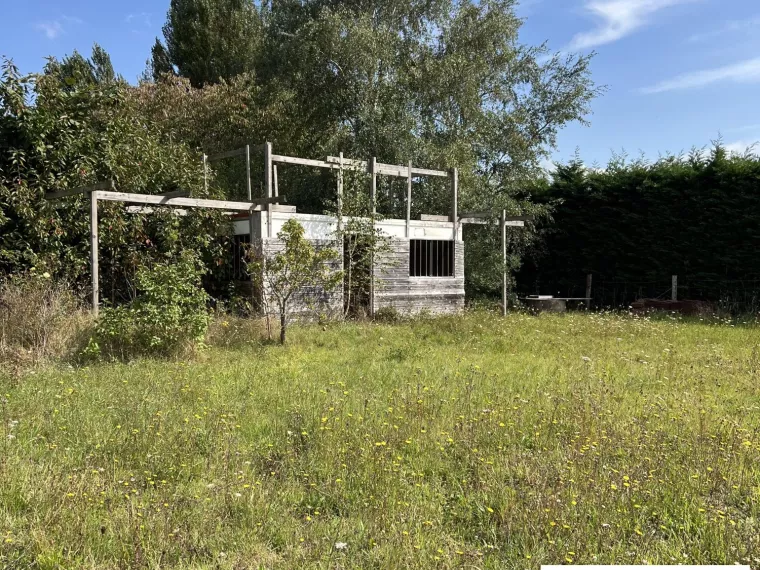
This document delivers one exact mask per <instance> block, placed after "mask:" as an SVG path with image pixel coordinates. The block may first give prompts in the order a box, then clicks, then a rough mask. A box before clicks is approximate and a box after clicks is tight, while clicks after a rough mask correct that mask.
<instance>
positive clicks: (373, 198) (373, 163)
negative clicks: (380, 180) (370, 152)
mask: <svg viewBox="0 0 760 570" xmlns="http://www.w3.org/2000/svg"><path fill="white" fill-rule="evenodd" d="M369 175H370V181H369V203H370V206H371V207H372V218H373V219H374V217H375V213H376V212H377V158H375V157H374V156H373V157H372V160H370V162H369Z"/></svg>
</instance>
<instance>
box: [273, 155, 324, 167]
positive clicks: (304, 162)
mask: <svg viewBox="0 0 760 570" xmlns="http://www.w3.org/2000/svg"><path fill="white" fill-rule="evenodd" d="M272 162H279V163H282V164H295V165H297V166H315V167H317V168H338V166H337V165H336V164H330V163H329V162H326V161H324V160H314V159H311V158H298V157H296V156H284V155H282V154H273V155H272Z"/></svg>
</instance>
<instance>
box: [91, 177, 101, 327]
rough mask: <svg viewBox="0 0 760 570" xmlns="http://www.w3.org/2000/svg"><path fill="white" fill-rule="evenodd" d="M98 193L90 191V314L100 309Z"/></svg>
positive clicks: (96, 313)
mask: <svg viewBox="0 0 760 570" xmlns="http://www.w3.org/2000/svg"><path fill="white" fill-rule="evenodd" d="M98 241H99V240H98V193H97V191H93V192H90V271H91V272H92V314H93V315H94V316H95V317H97V316H98V312H99V310H100V269H99V267H98Z"/></svg>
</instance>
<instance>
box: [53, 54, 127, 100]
mask: <svg viewBox="0 0 760 570" xmlns="http://www.w3.org/2000/svg"><path fill="white" fill-rule="evenodd" d="M44 73H45V74H46V75H51V76H54V77H57V78H58V79H59V80H60V81H61V84H62V86H63V88H64V89H68V90H72V89H75V88H76V86H78V85H97V84H108V83H114V82H115V81H121V82H124V78H123V77H121V76H120V75H119V76H117V75H116V73H115V72H114V69H113V64H112V63H111V56H110V55H108V52H107V51H106V50H104V49H103V48H102V47H100V46H99V45H98V44H94V45H93V46H92V56H91V57H90V59H86V58H85V57H84V56H83V55H82V54H80V53H79V52H78V51H76V50H74V53H72V54H71V55H67V56H66V57H64V58H63V59H62V60H61V61H58V60H57V59H55V58H54V57H51V58H48V62H47V63H46V64H45V69H44Z"/></svg>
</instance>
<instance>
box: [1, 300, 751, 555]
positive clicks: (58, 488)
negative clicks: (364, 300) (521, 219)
mask: <svg viewBox="0 0 760 570" xmlns="http://www.w3.org/2000/svg"><path fill="white" fill-rule="evenodd" d="M736 324H737V325H738V324H739V323H736ZM233 325H234V323H230V326H233ZM289 334H290V335H291V340H292V342H290V343H289V344H288V345H286V346H285V347H284V348H282V347H275V346H270V345H263V346H262V345H261V344H259V345H256V346H254V347H251V346H250V345H248V346H245V347H244V348H242V349H241V350H229V349H225V350H223V351H216V350H211V351H209V352H208V353H206V355H205V356H204V358H203V359H202V360H200V361H196V362H194V363H178V362H168V361H148V360H145V361H140V362H136V363H133V364H131V365H124V364H118V363H117V364H108V365H96V366H92V367H88V368H80V369H61V370H55V369H45V370H41V371H37V373H36V374H34V375H30V376H27V377H24V378H23V380H22V381H15V380H11V379H7V380H0V394H2V395H3V398H4V400H3V402H2V403H0V416H1V417H2V428H0V435H1V436H2V441H0V533H1V534H2V540H0V566H3V567H8V568H24V567H35V566H36V567H55V566H57V565H59V566H62V567H69V568H73V567H76V568H119V567H132V568H135V567H146V568H148V567H158V566H160V567H161V568H188V567H216V568H229V569H231V568H256V567H268V568H296V567H312V568H322V567H335V566H340V567H361V568H369V567H377V568H405V567H407V568H408V567H414V568H441V567H447V568H451V567H472V566H476V567H479V568H505V567H507V568H529V569H533V568H535V569H538V568H539V566H540V565H541V564H563V563H566V562H567V561H570V560H572V561H573V563H577V564H584V563H587V564H611V563H617V564H631V563H637V564H643V563H645V562H647V563H652V564H678V563H684V564H734V563H737V562H739V563H743V564H749V565H750V566H752V567H754V566H756V565H757V564H759V563H760V539H759V538H758V537H760V532H758V526H757V525H758V522H757V521H758V520H760V495H758V492H757V491H758V488H760V439H759V437H758V433H760V414H758V408H760V391H759V389H758V384H757V373H758V369H760V356H759V355H760V346H758V331H757V328H756V327H754V328H748V327H746V326H736V327H729V326H722V325H706V324H700V323H699V322H678V321H673V320H669V319H666V320H661V321H651V320H647V319H634V318H628V317H619V316H613V315H594V314H582V313H581V314H567V315H564V316H553V315H542V316H540V317H530V316H524V315H512V316H510V317H508V318H506V319H502V318H500V317H496V316H491V315H488V314H485V313H479V314H474V315H469V316H465V317H464V318H460V317H456V318H444V319H435V320H418V321H415V322H409V323H404V324H396V325H393V326H381V325H377V324H341V325H328V326H327V328H326V330H323V326H321V325H318V326H310V327H305V328H301V327H294V328H292V330H291V331H290V332H289ZM729 379H730V380H729ZM64 545H65V546H64Z"/></svg>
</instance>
